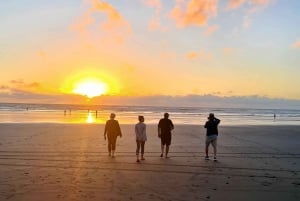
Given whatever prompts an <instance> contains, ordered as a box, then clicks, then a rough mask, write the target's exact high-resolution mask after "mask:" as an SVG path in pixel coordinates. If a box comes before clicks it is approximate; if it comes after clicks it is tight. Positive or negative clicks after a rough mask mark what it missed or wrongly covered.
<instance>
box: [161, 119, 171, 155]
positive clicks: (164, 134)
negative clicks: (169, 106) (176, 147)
mask: <svg viewBox="0 0 300 201" xmlns="http://www.w3.org/2000/svg"><path fill="white" fill-rule="evenodd" d="M173 129H174V125H173V122H172V121H171V120H170V119H169V114H168V113H165V114H164V118H163V119H160V120H159V123H158V137H159V138H160V139H161V155H160V157H163V155H164V149H165V145H166V152H165V158H168V153H169V147H170V145H171V139H172V133H171V131H172V130H173Z"/></svg>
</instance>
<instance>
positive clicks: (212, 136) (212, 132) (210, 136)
mask: <svg viewBox="0 0 300 201" xmlns="http://www.w3.org/2000/svg"><path fill="white" fill-rule="evenodd" d="M220 122H221V120H220V119H217V118H216V117H215V115H214V114H213V113H210V114H209V116H208V121H207V122H206V123H205V125H204V128H206V141H205V153H206V156H205V160H209V156H208V147H209V145H210V144H211V145H212V146H213V148H214V161H217V138H218V125H219V123H220Z"/></svg>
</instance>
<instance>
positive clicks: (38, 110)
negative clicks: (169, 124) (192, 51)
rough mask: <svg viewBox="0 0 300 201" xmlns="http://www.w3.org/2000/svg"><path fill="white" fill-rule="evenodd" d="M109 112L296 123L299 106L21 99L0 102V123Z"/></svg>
mask: <svg viewBox="0 0 300 201" xmlns="http://www.w3.org/2000/svg"><path fill="white" fill-rule="evenodd" d="M112 112H113V113H115V114H116V115H117V116H116V119H117V120H118V121H119V122H120V124H132V123H136V122H137V116H138V115H143V116H144V117H145V123H147V124H157V123H158V121H159V119H160V118H162V117H163V114H164V113H165V112H168V113H169V114H170V119H172V121H173V122H174V124H196V125H203V124H204V123H205V121H206V120H207V116H208V113H210V112H213V113H215V116H216V117H217V118H219V119H221V123H222V125H300V110H290V109H249V108H204V107H158V106H107V105H67V104H25V103H0V123H91V124H103V123H105V122H106V120H107V119H109V115H110V113H112ZM274 114H275V115H276V117H275V118H274Z"/></svg>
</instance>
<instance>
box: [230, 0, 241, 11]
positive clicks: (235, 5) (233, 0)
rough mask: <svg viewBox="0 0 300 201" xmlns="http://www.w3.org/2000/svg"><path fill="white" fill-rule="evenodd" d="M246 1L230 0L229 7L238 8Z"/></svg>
mask: <svg viewBox="0 0 300 201" xmlns="http://www.w3.org/2000/svg"><path fill="white" fill-rule="evenodd" d="M244 3H245V0H230V1H229V2H228V5H227V8H228V9H237V8H239V7H241V6H242V5H243V4H244Z"/></svg>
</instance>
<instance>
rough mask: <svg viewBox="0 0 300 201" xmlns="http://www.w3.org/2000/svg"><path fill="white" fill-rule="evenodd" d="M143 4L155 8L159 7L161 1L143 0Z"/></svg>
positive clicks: (158, 8)
mask: <svg viewBox="0 0 300 201" xmlns="http://www.w3.org/2000/svg"><path fill="white" fill-rule="evenodd" d="M144 2H145V4H146V5H147V6H149V7H153V8H155V9H156V10H160V9H161V1H160V0H144Z"/></svg>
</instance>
